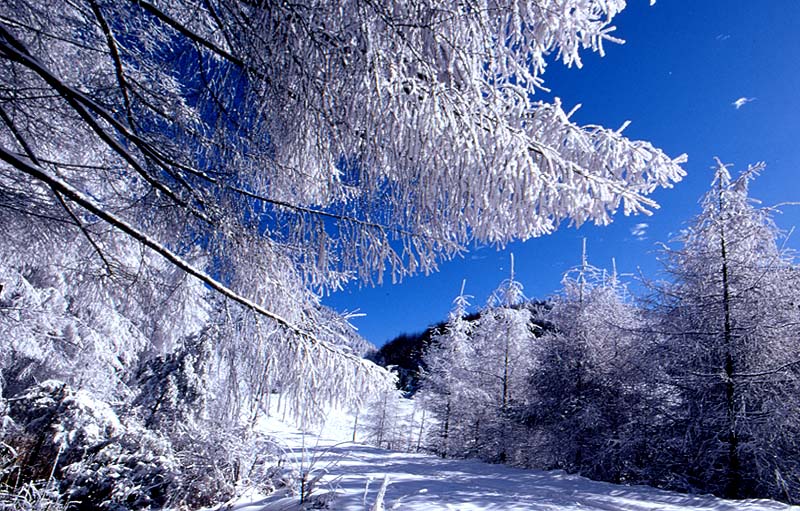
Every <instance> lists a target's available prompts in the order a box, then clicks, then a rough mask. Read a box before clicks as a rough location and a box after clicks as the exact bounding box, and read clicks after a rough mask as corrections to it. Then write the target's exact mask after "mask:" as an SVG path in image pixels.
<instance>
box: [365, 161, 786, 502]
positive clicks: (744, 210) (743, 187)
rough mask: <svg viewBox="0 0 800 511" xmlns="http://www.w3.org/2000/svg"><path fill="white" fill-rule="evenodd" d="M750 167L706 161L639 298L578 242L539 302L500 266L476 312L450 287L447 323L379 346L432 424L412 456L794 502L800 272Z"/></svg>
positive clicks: (383, 357)
mask: <svg viewBox="0 0 800 511" xmlns="http://www.w3.org/2000/svg"><path fill="white" fill-rule="evenodd" d="M759 170H760V166H755V167H750V168H749V169H748V170H747V171H745V172H743V173H742V174H741V175H740V176H738V177H737V178H735V179H732V178H731V176H730V174H729V171H728V169H727V167H726V166H725V165H722V164H721V163H719V164H718V167H717V170H716V175H715V179H714V182H713V185H712V188H711V189H710V190H709V192H708V193H707V194H706V195H705V197H704V198H703V200H702V212H701V213H700V214H699V216H697V217H696V218H694V219H693V220H692V221H691V222H690V224H689V225H688V226H687V227H686V228H685V229H684V230H683V231H682V232H681V234H680V235H679V236H678V237H677V239H675V240H673V241H674V242H673V243H670V244H664V245H662V246H661V252H660V259H661V262H662V263H663V269H664V273H665V275H664V279H663V280H661V281H656V282H647V283H645V285H644V286H639V287H641V288H642V289H643V291H642V292H641V293H640V294H641V296H634V295H633V294H632V293H631V292H630V291H629V289H628V287H627V286H626V283H625V282H624V279H622V278H620V277H619V276H618V275H617V273H616V270H615V269H611V270H610V271H607V270H602V269H599V268H596V267H594V266H592V265H591V264H590V263H589V262H588V260H587V259H586V254H585V250H584V256H583V260H582V262H581V264H579V265H578V266H576V267H575V268H573V269H571V270H570V271H568V272H567V273H566V274H565V276H564V279H563V288H562V290H561V291H560V292H559V293H558V294H557V295H556V296H554V297H553V298H552V299H550V300H548V301H547V302H531V301H528V300H526V299H525V297H524V296H523V294H522V286H521V284H520V283H519V282H516V281H515V280H514V278H513V274H512V276H511V278H510V279H509V280H506V281H505V282H503V283H502V284H501V285H500V287H499V288H498V289H497V291H496V292H495V293H494V294H493V296H492V297H491V298H490V300H489V303H488V304H487V305H485V306H484V307H482V308H481V309H480V310H479V311H477V312H475V311H474V310H471V309H470V308H469V303H468V299H469V297H468V296H466V295H465V294H464V292H463V290H462V293H461V295H460V296H458V297H457V298H456V300H455V301H454V305H453V309H452V312H451V314H450V316H449V319H448V320H447V322H446V323H442V324H440V325H437V326H436V327H432V328H431V329H429V331H427V332H426V334H423V335H421V336H416V337H414V336H406V337H404V338H401V339H398V340H396V341H395V342H393V343H389V345H387V347H385V348H383V350H382V352H379V353H378V356H377V357H376V359H377V360H384V359H388V360H389V362H390V363H395V364H396V363H399V364H406V367H405V369H404V370H403V371H404V374H407V375H408V374H413V375H414V377H409V376H407V377H406V378H405V379H402V380H401V383H402V384H404V385H405V388H404V390H405V391H407V392H409V391H410V392H414V393H415V399H416V400H417V401H418V402H419V403H421V406H422V407H423V408H424V409H425V410H426V412H427V413H428V414H429V417H433V421H434V423H435V426H432V427H431V429H430V434H429V435H428V439H427V444H426V446H427V449H429V450H431V451H433V452H436V453H438V454H439V455H441V456H446V457H477V458H480V459H483V460H487V461H492V462H498V463H509V464H512V465H517V466H524V467H536V468H542V469H563V470H566V471H568V472H570V473H578V474H581V475H584V476H587V477H590V478H593V479H600V480H605V481H612V482H616V483H636V484H649V485H655V486H659V487H665V488H671V489H678V490H682V491H697V492H711V493H714V494H716V495H721V496H726V497H731V498H747V497H768V498H773V499H779V500H784V501H788V502H796V501H797V500H798V498H800V493H799V492H800V443H799V442H798V438H800V437H799V436H798V432H799V431H798V428H799V427H800V405H798V403H800V350H798V344H797V343H798V339H800V307H799V305H800V302H799V301H798V296H799V295H800V268H798V266H797V265H796V263H795V262H794V259H793V255H792V253H791V252H790V251H789V250H787V249H785V247H784V245H783V244H782V243H783V240H782V237H781V233H780V232H779V231H778V229H777V228H776V226H775V224H774V223H773V220H772V214H773V213H774V210H773V209H771V208H765V207H760V206H759V204H758V203H757V202H756V201H754V200H752V199H750V198H749V196H748V193H749V192H748V185H749V182H750V181H751V179H752V178H753V177H754V176H755V175H756V174H757V173H758V171H759ZM396 345H399V346H401V347H402V346H406V348H405V349H398V346H396ZM409 346H410V348H409ZM384 352H385V353H384ZM403 353H412V354H414V353H417V354H419V356H417V357H416V358H415V357H406V358H405V359H404V358H403V357H402V356H401V357H398V356H397V354H400V355H402V354H403ZM393 356H394V357H395V358H392V357H393ZM415 361H416V362H415ZM415 363H416V364H417V365H416V366H415V367H414V364H415ZM414 368H415V369H417V372H416V373H414V371H413V370H412V369H414ZM429 420H430V419H429Z"/></svg>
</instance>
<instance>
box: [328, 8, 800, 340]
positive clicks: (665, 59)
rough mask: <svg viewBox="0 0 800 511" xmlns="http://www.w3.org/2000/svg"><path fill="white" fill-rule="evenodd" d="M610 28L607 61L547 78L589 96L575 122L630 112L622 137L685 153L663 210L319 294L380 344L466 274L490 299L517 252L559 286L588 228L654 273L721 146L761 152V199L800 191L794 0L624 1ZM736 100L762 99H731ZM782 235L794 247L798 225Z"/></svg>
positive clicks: (440, 306)
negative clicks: (396, 279)
mask: <svg viewBox="0 0 800 511" xmlns="http://www.w3.org/2000/svg"><path fill="white" fill-rule="evenodd" d="M614 25H616V26H617V31H616V33H615V34H616V35H617V36H618V37H621V38H623V39H625V41H626V43H625V44H624V45H614V44H609V45H606V56H605V57H604V58H600V57H599V56H597V55H593V54H584V59H583V60H584V67H583V68H582V69H576V68H572V69H567V68H565V67H564V66H563V65H561V64H558V63H553V64H551V65H550V67H549V68H548V70H547V72H546V73H545V75H544V78H545V85H546V86H547V87H550V88H551V89H552V91H553V92H552V95H555V96H559V97H560V98H561V99H562V101H563V103H564V106H565V109H566V110H569V109H570V108H571V107H572V106H573V105H575V104H577V103H581V104H582V105H583V107H582V108H581V109H580V110H579V111H578V112H577V113H576V114H575V115H574V116H573V120H575V121H576V122H578V123H579V124H601V125H604V126H607V127H610V128H616V127H619V126H620V125H621V124H622V123H623V122H624V121H626V120H630V121H632V124H631V125H630V126H629V127H628V128H627V129H626V130H625V134H626V135H627V136H628V137H630V138H635V139H644V140H650V141H651V142H653V143H654V145H656V146H657V147H661V148H662V149H664V150H665V151H666V152H667V154H669V155H671V156H677V155H679V154H681V153H684V152H685V153H687V154H688V155H689V162H688V163H687V164H686V165H685V166H684V168H685V169H686V171H687V172H688V176H687V177H686V178H685V179H684V181H682V182H681V183H678V184H677V185H676V186H675V188H673V189H667V190H659V191H658V192H656V193H655V194H654V195H653V197H654V198H655V199H656V200H657V201H658V202H659V204H660V205H661V209H659V210H657V211H655V213H654V214H653V215H652V216H650V217H647V216H641V215H640V216H634V217H625V216H623V215H621V214H619V215H617V216H616V217H615V220H614V223H613V224H611V225H610V226H606V227H595V226H593V225H586V226H583V227H581V228H580V229H575V228H574V227H567V226H566V225H564V226H562V227H561V228H560V229H559V230H558V231H557V232H556V233H555V234H553V235H550V236H546V237H542V238H537V239H532V240H529V241H527V242H525V243H513V244H511V245H509V246H508V247H506V249H504V250H497V249H496V248H495V247H482V248H481V247H478V248H476V249H473V250H472V251H471V252H470V253H468V254H466V256H465V257H464V258H463V259H456V260H453V261H446V262H443V263H442V264H441V265H440V271H439V272H438V273H436V274H433V275H430V276H424V275H420V276H415V277H412V278H409V279H406V280H405V281H403V282H402V283H401V284H396V285H391V284H385V285H383V286H382V287H377V288H365V287H359V286H358V285H353V286H351V287H349V288H348V289H346V290H345V291H342V292H339V293H336V294H334V295H332V296H330V297H328V298H326V299H325V300H324V302H325V303H326V304H327V305H329V306H332V307H333V308H335V309H337V310H340V311H343V310H348V311H353V310H356V309H358V310H360V312H362V313H365V314H366V316H365V317H361V318H355V319H354V320H353V324H354V325H355V326H356V327H357V328H358V329H359V331H360V333H361V334H362V335H363V336H364V337H366V338H367V339H368V340H369V341H371V342H373V343H375V344H377V345H381V344H383V343H385V342H386V341H388V340H390V339H392V338H394V337H395V336H396V335H398V334H400V333H402V332H416V331H421V330H423V329H425V328H426V327H427V326H428V325H430V324H433V323H436V322H438V321H440V320H442V319H444V318H445V317H446V315H447V312H448V310H449V308H450V304H451V302H452V299H453V297H454V296H455V295H456V294H457V293H458V292H459V290H460V287H461V281H462V280H463V279H466V280H467V285H466V292H467V293H468V294H470V295H473V296H474V299H473V300H472V303H473V305H475V306H480V305H482V304H484V303H485V301H486V300H487V298H488V297H489V295H490V293H491V292H492V290H493V289H495V288H496V287H497V285H498V284H499V283H500V282H501V281H502V280H503V279H505V278H507V277H508V271H509V253H510V252H513V253H514V254H515V259H516V264H515V266H516V268H515V269H516V277H517V280H519V281H520V282H521V283H522V284H523V285H524V286H525V294H526V296H528V297H529V298H545V297H547V296H549V295H551V294H553V293H554V292H557V291H558V289H559V287H560V280H561V277H562V275H563V273H564V272H565V271H566V270H567V269H569V268H570V267H571V266H574V265H575V264H577V263H578V262H579V261H580V251H581V240H582V238H584V237H586V238H587V244H588V254H589V259H590V261H591V262H592V263H593V264H594V265H596V266H599V267H608V268H610V266H611V258H612V257H613V258H616V262H617V268H618V270H619V271H620V272H621V273H631V274H635V273H638V272H639V271H640V270H641V272H642V273H643V274H644V275H646V276H648V277H650V278H654V277H658V270H659V264H658V262H657V259H656V257H657V253H656V251H657V247H656V243H657V242H664V241H668V240H669V239H670V238H671V237H672V236H673V235H674V233H677V232H678V231H679V230H680V229H681V228H682V227H683V226H684V225H685V224H686V222H687V221H689V220H690V219H691V217H692V216H694V215H695V214H697V212H698V211H699V206H698V200H699V199H700V197H701V195H702V194H703V193H704V192H705V191H706V189H707V187H708V185H709V183H710V181H711V178H712V170H711V168H710V167H711V166H712V165H713V163H714V162H713V158H714V156H719V157H720V158H721V159H722V161H724V162H726V163H733V164H734V165H735V169H741V168H745V167H746V166H747V164H749V163H755V162H757V161H765V162H766V163H767V168H766V170H765V171H764V173H763V174H762V175H761V177H760V178H758V179H757V180H756V181H755V182H754V183H753V185H752V187H751V195H752V196H753V197H755V198H758V199H760V200H762V201H763V202H764V203H765V204H777V203H783V202H797V201H800V178H798V176H799V175H800V0H764V1H762V2H752V1H744V0H659V1H658V3H656V4H655V5H654V6H652V7H650V6H649V2H648V1H647V0H630V1H629V5H628V8H627V9H626V10H625V11H623V12H622V13H621V14H619V15H618V16H617V17H616V18H615V20H614ZM552 95H549V94H542V99H550V98H551V97H552ZM742 97H744V98H755V99H753V100H752V101H750V102H747V103H746V104H744V105H743V106H741V108H739V109H737V108H735V106H734V105H733V103H734V101H736V100H737V99H738V98H742ZM783 211H784V213H783V214H782V215H781V216H779V217H777V218H776V221H777V223H778V225H779V226H780V227H781V228H783V229H786V230H789V229H791V228H792V227H793V226H800V206H787V207H785V208H784V209H783ZM641 224H646V225H641ZM637 227H638V228H637ZM788 246H790V247H793V248H800V233H795V234H793V235H792V236H791V237H790V238H789V241H788Z"/></svg>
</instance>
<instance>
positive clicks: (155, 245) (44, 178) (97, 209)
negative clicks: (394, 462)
mask: <svg viewBox="0 0 800 511" xmlns="http://www.w3.org/2000/svg"><path fill="white" fill-rule="evenodd" d="M0 160H2V161H4V162H6V163H7V164H9V165H11V166H12V167H14V168H15V169H17V170H19V171H20V172H23V173H25V174H27V175H29V176H30V177H33V178H34V179H36V180H38V181H41V182H42V183H44V184H46V185H47V186H48V187H50V188H52V189H53V190H54V191H56V192H57V193H59V194H61V195H63V196H64V197H66V198H68V199H69V200H70V201H72V202H74V203H75V204H77V205H79V206H80V207H82V208H83V209H85V210H86V211H88V212H89V213H91V214H93V215H96V216H97V217H98V218H100V219H101V220H103V221H104V222H106V223H107V224H108V225H110V226H112V227H114V228H115V229H118V230H119V231H121V232H123V233H125V234H126V235H128V236H130V237H131V238H133V239H134V240H136V241H137V242H138V243H141V244H142V245H144V246H146V247H147V248H149V249H151V250H153V251H154V252H156V253H157V254H159V255H160V256H162V257H163V258H164V259H166V260H167V261H169V262H170V263H171V264H173V265H174V266H175V267H177V268H179V269H180V270H181V271H183V272H185V273H187V274H189V275H191V276H193V277H195V278H197V279H198V280H200V281H201V282H203V283H204V284H206V285H208V286H209V287H210V288H212V289H213V290H215V291H217V292H218V293H220V294H221V295H223V296H225V297H227V298H229V299H231V300H233V301H234V302H236V303H238V304H240V305H242V306H244V307H246V308H248V309H250V310H252V311H254V312H257V313H258V314H260V315H261V316H264V317H266V318H269V319H270V320H272V321H274V322H275V323H277V324H279V325H281V326H282V327H284V328H285V329H286V330H288V331H289V332H291V333H293V334H294V335H296V336H297V337H298V338H300V339H302V340H304V341H307V342H310V343H311V344H313V345H315V346H318V347H320V348H322V349H324V350H326V351H329V352H331V353H335V354H336V355H337V356H342V357H344V358H345V359H349V360H351V361H355V362H358V363H359V364H361V363H362V362H361V359H360V358H358V357H356V356H354V355H352V354H350V353H347V352H346V351H344V350H342V349H340V348H338V347H336V346H334V345H332V344H329V343H328V342H326V341H323V340H320V339H318V338H317V337H316V336H315V335H314V334H312V333H311V332H309V331H307V330H305V329H303V328H301V327H299V326H297V325H295V324H293V323H292V322H290V321H289V320H287V319H285V318H283V317H282V316H280V315H278V314H276V313H274V312H272V311H269V310H267V309H265V308H264V307H262V306H261V305H258V304H257V303H255V302H254V301H252V300H250V299H249V298H247V297H245V296H243V295H241V294H239V293H237V292H236V291H234V290H232V289H230V288H229V287H227V286H225V285H224V284H222V283H221V282H219V281H218V280H217V279H214V278H213V277H211V276H209V275H208V274H207V273H205V272H204V271H202V270H200V269H198V268H196V267H195V266H194V265H192V264H191V263H190V262H188V261H187V260H185V259H184V258H182V257H181V256H180V255H178V254H176V253H175V252H173V251H172V250H170V249H169V248H168V247H166V246H164V245H163V244H161V243H159V242H158V241H157V240H155V239H154V238H152V237H150V236H149V235H147V234H146V233H145V232H143V231H141V230H140V229H138V228H137V227H135V226H133V225H132V224H131V223H129V222H127V221H126V220H124V219H123V218H120V217H119V216H117V215H115V214H113V213H111V212H109V211H107V210H106V209H105V208H103V207H102V206H101V205H100V204H98V203H97V202H95V201H94V200H93V199H92V198H90V197H89V196H87V195H86V194H84V193H82V192H81V191H80V190H77V189H76V188H74V187H73V186H71V185H70V184H69V183H67V182H65V181H63V180H62V179H60V178H59V177H57V176H54V175H52V174H51V173H50V172H48V171H47V170H45V169H43V168H41V167H39V166H37V165H35V164H33V163H30V162H27V161H25V160H23V159H21V158H19V157H18V156H16V155H15V154H13V153H11V152H9V151H7V150H6V149H5V148H3V147H0Z"/></svg>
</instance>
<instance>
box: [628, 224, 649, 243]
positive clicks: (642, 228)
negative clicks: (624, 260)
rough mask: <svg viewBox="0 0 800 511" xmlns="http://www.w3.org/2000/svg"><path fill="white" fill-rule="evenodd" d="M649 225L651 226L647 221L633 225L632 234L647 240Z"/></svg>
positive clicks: (639, 238) (640, 239)
mask: <svg viewBox="0 0 800 511" xmlns="http://www.w3.org/2000/svg"><path fill="white" fill-rule="evenodd" d="M648 227H650V225H649V224H645V223H641V224H636V225H634V226H633V227H631V236H633V237H634V238H636V239H637V240H639V241H642V240H646V239H647V228H648Z"/></svg>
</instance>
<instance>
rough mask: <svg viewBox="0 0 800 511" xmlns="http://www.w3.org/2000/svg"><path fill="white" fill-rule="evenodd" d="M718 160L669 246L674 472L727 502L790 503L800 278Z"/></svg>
mask: <svg viewBox="0 0 800 511" xmlns="http://www.w3.org/2000/svg"><path fill="white" fill-rule="evenodd" d="M762 167H763V165H755V166H751V167H749V168H748V169H747V170H746V171H745V172H743V173H742V174H741V175H740V176H739V177H738V178H736V179H732V178H731V175H730V173H729V171H728V166H727V165H723V164H722V163H721V162H720V161H719V160H717V166H716V170H715V176H714V181H713V183H712V187H711V190H709V192H708V193H707V194H706V195H705V197H704V198H703V200H702V212H701V213H700V215H699V216H697V217H696V218H695V219H694V220H693V221H692V223H691V225H690V226H689V227H688V228H687V229H686V230H685V232H684V233H683V234H682V235H681V236H680V237H679V238H678V241H679V243H680V247H679V248H678V249H669V248H666V247H665V249H664V252H665V256H666V260H665V263H666V270H667V271H668V273H669V274H670V275H671V277H672V279H673V282H672V283H670V284H664V285H663V286H662V287H661V289H660V297H661V303H660V306H661V308H660V310H659V313H660V324H659V325H658V327H657V331H658V334H659V339H658V349H659V351H658V352H657V353H658V355H657V356H658V357H659V358H658V360H659V362H660V364H661V365H663V367H664V368H665V372H666V378H667V379H668V381H669V384H670V385H671V386H672V388H673V389H674V393H673V394H672V395H670V396H667V399H668V400H669V401H667V403H666V404H667V406H668V410H669V416H670V417H672V418H673V423H672V424H671V427H670V429H669V432H670V433H669V434H670V435H672V444H671V449H672V454H673V456H676V457H678V458H677V459H679V460H680V462H679V464H678V466H675V467H674V469H675V471H677V472H678V473H679V474H680V475H681V476H683V477H684V478H685V480H686V481H687V483H688V484H689V485H690V486H691V487H695V488H700V489H703V490H705V491H712V492H715V493H718V494H723V495H726V496H728V497H749V496H769V497H773V498H781V499H784V500H789V501H794V500H796V499H798V496H799V495H800V493H798V492H799V491H800V478H799V477H798V473H800V472H798V470H799V469H800V464H798V460H799V459H800V451H798V448H797V444H796V438H797V436H798V432H799V431H800V429H799V428H800V409H798V407H797V406H796V403H797V400H798V399H799V398H800V379H798V376H799V375H800V373H799V372H798V364H799V363H800V362H799V361H798V356H797V339H798V338H800V310H798V307H797V305H796V304H797V293H798V289H800V288H799V287H798V286H799V285H800V273H798V269H797V267H796V266H795V265H794V262H793V258H792V256H791V254H790V253H789V252H788V251H786V250H785V249H784V248H783V247H782V246H781V245H780V243H779V241H780V233H779V231H778V230H777V228H776V226H775V224H774V222H773V220H772V214H773V212H774V210H772V209H770V208H762V207H758V203H757V202H756V201H754V200H752V199H751V198H750V197H749V190H748V185H749V183H750V181H751V180H752V179H753V177H755V176H756V175H757V173H758V172H759V171H760V170H761V169H762Z"/></svg>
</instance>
